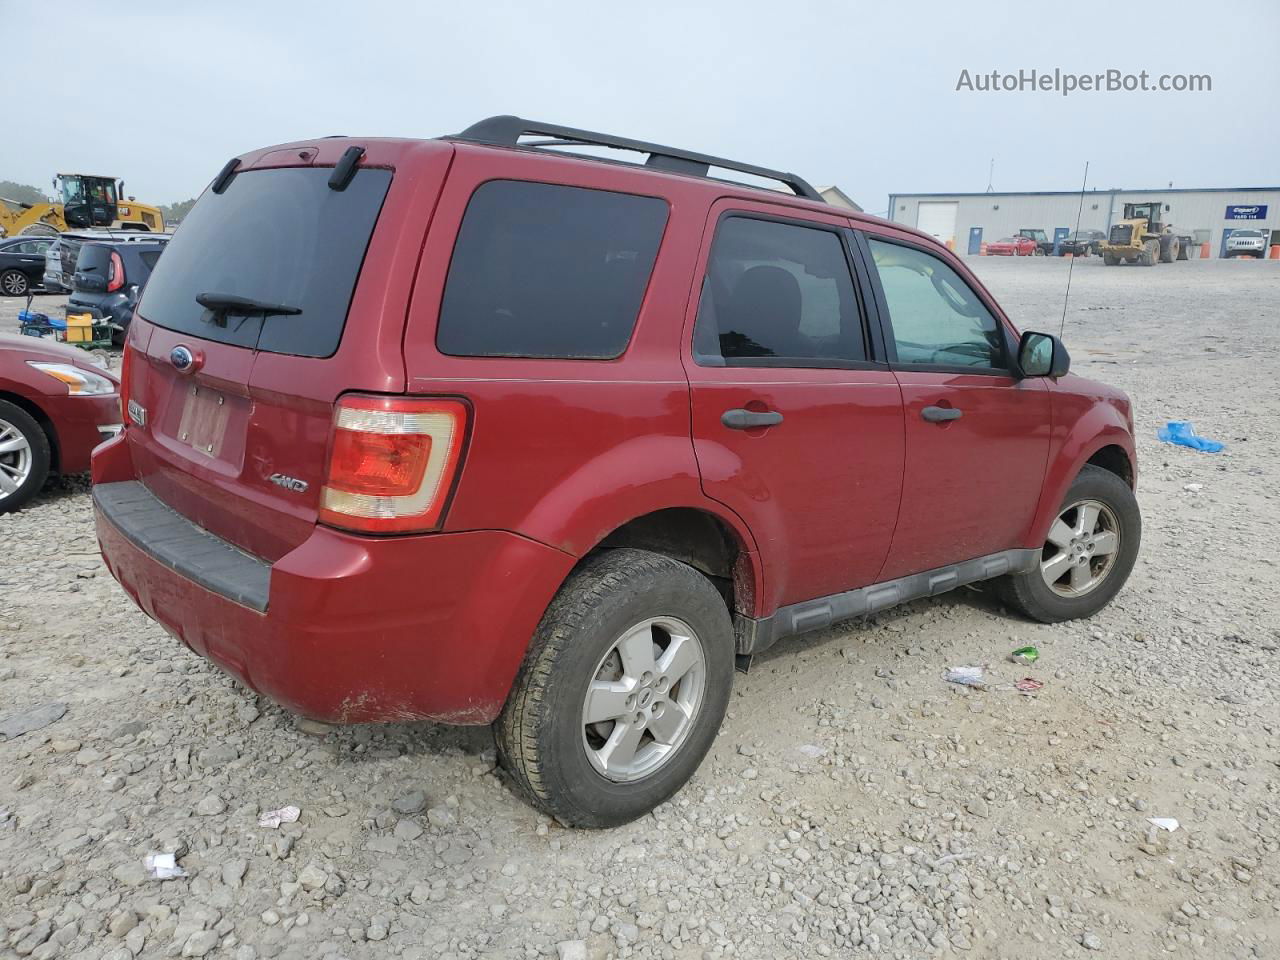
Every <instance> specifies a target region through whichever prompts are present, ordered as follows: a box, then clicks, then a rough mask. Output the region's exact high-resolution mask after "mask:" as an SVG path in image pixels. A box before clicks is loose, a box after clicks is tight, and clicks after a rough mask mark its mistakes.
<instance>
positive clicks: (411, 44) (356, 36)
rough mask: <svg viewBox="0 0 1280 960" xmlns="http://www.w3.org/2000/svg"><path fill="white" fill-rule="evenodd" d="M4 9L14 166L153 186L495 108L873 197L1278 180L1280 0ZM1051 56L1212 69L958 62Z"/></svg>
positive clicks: (142, 194) (167, 0) (0, 145)
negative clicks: (291, 146)
mask: <svg viewBox="0 0 1280 960" xmlns="http://www.w3.org/2000/svg"><path fill="white" fill-rule="evenodd" d="M931 7H936V9H932V10H931V9H930V8H931ZM0 34H2V35H3V36H4V37H5V39H6V44H5V46H6V50H7V53H8V60H7V65H8V68H9V70H8V71H7V72H9V73H10V74H11V75H21V76H25V77H27V78H28V79H27V80H24V81H23V82H21V83H20V84H18V85H17V86H18V88H20V89H22V90H23V91H24V97H23V107H24V111H23V112H22V113H21V114H18V113H16V112H14V111H13V110H10V111H7V114H6V115H7V116H9V117H10V118H15V117H18V118H19V119H17V120H14V119H10V120H9V121H7V122H6V123H5V124H4V126H3V129H2V130H0V179H12V180H19V181H23V182H27V183H33V184H36V185H37V186H42V187H43V186H47V185H48V183H49V179H50V177H51V175H52V174H53V173H54V172H55V171H57V170H77V171H81V172H89V173H104V174H112V175H115V176H118V177H123V178H124V179H125V181H126V183H127V190H128V192H129V193H131V194H134V195H136V196H137V197H138V199H139V200H145V201H149V202H154V203H168V202H173V201H177V200H182V199H185V198H187V197H190V196H193V195H195V194H196V193H198V192H199V191H200V190H202V189H203V188H204V186H205V185H206V184H207V182H208V181H209V180H210V179H211V178H212V176H213V175H214V174H215V173H216V172H217V170H218V168H219V167H221V166H222V164H223V163H224V162H225V161H226V160H227V159H228V158H229V157H231V156H233V155H235V154H237V153H241V152H243V151H245V150H247V149H250V148H253V147H259V146H264V145H267V144H272V143H280V142H286V141H290V140H295V139H305V138H308V137H314V136H323V135H325V134H333V133H342V134H352V135H367V136H375V135H376V136H406V137H429V136H435V135H438V134H442V133H451V132H456V131H458V130H460V129H462V128H463V127H465V126H467V125H468V124H469V123H471V122H472V121H474V120H477V119H480V118H482V117H485V116H488V115H491V114H495V113H517V114H520V115H523V116H528V117H534V118H537V119H541V120H549V121H553V122H559V123H565V124H570V125H573V126H581V127H587V128H591V129H597V130H604V131H608V132H611V133H619V134H625V135H629V136H634V137H637V138H640V139H647V140H654V141H658V142H665V143H671V144H676V145H679V146H684V147H688V148H690V149H696V150H701V151H704V152H708V153H715V154H721V155H724V156H729V157H733V158H735V159H741V160H745V161H749V162H754V163H758V164H762V165H766V166H774V167H780V168H783V169H789V170H792V171H793V172H795V173H798V174H800V175H801V176H804V177H806V178H807V179H808V180H810V182H812V183H815V184H821V185H825V184H829V183H836V184H838V185H839V186H840V187H842V188H843V189H844V190H845V192H846V193H848V194H850V195H851V196H852V197H853V198H854V199H855V200H857V201H858V202H859V203H861V204H862V205H863V206H864V207H866V208H867V209H868V210H869V211H872V212H883V211H884V209H885V207H886V204H887V194H888V193H890V192H912V191H943V190H983V189H984V188H985V187H986V185H987V170H988V163H989V161H990V159H991V158H992V157H993V156H994V157H995V161H996V166H995V188H996V189H997V190H1023V189H1038V190H1059V189H1078V187H1079V184H1080V176H1081V172H1082V168H1083V166H1084V162H1085V161H1086V160H1089V161H1091V163H1092V166H1091V168H1090V183H1091V185H1093V186H1097V187H1098V188H1100V189H1101V188H1106V187H1113V186H1118V187H1128V188H1140V187H1156V186H1165V185H1167V184H1168V182H1169V181H1173V183H1174V185H1175V186H1179V187H1198V186H1271V185H1274V184H1275V183H1276V182H1278V181H1280V164H1277V162H1276V157H1277V156H1280V124H1277V123H1276V122H1275V118H1276V117H1277V116H1280V95H1278V93H1277V91H1278V88H1280V79H1278V75H1277V73H1276V71H1275V70H1274V69H1273V68H1272V67H1271V66H1270V65H1269V64H1268V63H1267V62H1266V60H1265V51H1266V50H1267V49H1270V48H1271V47H1272V46H1274V41H1275V40H1276V39H1277V38H1280V4H1276V3H1272V2H1270V0H1267V2H1263V3H1260V4H1256V5H1253V6H1251V7H1238V6H1232V7H1231V8H1230V12H1229V13H1228V8H1227V5H1226V4H1223V3H1206V2H1204V0H1164V2H1162V3H1160V4H1157V5H1151V4H1142V3H1118V2H1113V3H1102V4H1098V3H1091V4H1076V5H1071V4H1046V3H1039V2H1033V3H1025V2H1019V3H992V2H976V0H974V2H967V3H951V2H946V3H938V4H926V3H902V4H897V5H894V4H889V3H885V2H883V0H880V2H875V3H854V2H846V3H833V2H806V0H791V2H787V3H776V2H774V3H761V2H756V0H720V2H714V3H711V2H699V0H688V2H685V3H666V2H662V0H653V2H646V3H629V4H616V3H604V2H599V0H596V2H589V3H584V2H579V0H558V2H555V3H537V2H524V3H509V2H483V0H471V2H463V3H448V4H445V3H434V2H429V3H410V2H407V0H406V2H398V3H397V2H392V0H348V2H331V0H307V2H302V0H274V2H273V0H255V2H245V0H218V2H207V3H206V2H199V3H195V2H192V3H181V2H175V0H116V2H112V3H101V2H91V0H59V2H58V3H57V4H54V5H52V6H51V5H49V4H46V3H36V2H31V0H0ZM20 38H21V40H20ZM78 40H79V41H83V46H84V50H85V52H86V53H93V54H96V59H95V61H94V62H93V63H92V64H91V63H90V61H89V60H88V58H84V59H83V60H81V58H77V57H75V56H74V51H75V48H76V46H77V42H78ZM113 59H115V60H117V62H118V63H119V65H118V66H112V65H110V62H111V61H112V60H113ZM78 63H82V64H83V67H82V68H81V67H80V66H78V65H77V64H78ZM1055 67H1057V68H1060V69H1062V70H1064V71H1069V72H1075V73H1093V72H1095V71H1104V70H1106V69H1108V68H1116V69H1119V70H1123V71H1126V72H1135V73H1136V72H1137V71H1139V70H1143V69H1145V70H1148V71H1150V72H1151V74H1152V75H1153V77H1155V76H1158V75H1159V74H1161V73H1170V74H1173V73H1183V74H1190V73H1195V74H1210V75H1211V76H1212V78H1213V90H1212V92H1210V93H1195V94H1193V93H1172V92H1171V93H1155V92H1147V93H1140V92H1135V93H1122V92H1121V93H1075V94H1073V95H1072V96H1069V97H1066V98H1064V97H1062V96H1061V95H1060V94H1057V93H1046V92H1020V93H967V92H956V89H955V88H956V83H957V80H958V78H959V76H960V71H961V70H962V69H968V70H969V71H970V72H971V73H972V74H978V73H989V72H990V71H992V70H999V71H1001V72H1002V73H1003V72H1008V73H1016V72H1017V71H1018V70H1019V69H1020V68H1025V69H1028V70H1029V69H1031V68H1037V69H1039V70H1041V71H1044V70H1048V71H1050V72H1051V71H1052V70H1053V69H1054V68H1055ZM9 86H10V88H11V89H12V88H13V85H12V84H9ZM11 106H16V105H14V104H11Z"/></svg>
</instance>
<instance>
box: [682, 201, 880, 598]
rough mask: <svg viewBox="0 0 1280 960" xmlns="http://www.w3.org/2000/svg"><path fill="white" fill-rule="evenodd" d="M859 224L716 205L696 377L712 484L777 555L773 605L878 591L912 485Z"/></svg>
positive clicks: (691, 348) (768, 570)
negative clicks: (856, 253) (854, 241)
mask: <svg viewBox="0 0 1280 960" xmlns="http://www.w3.org/2000/svg"><path fill="white" fill-rule="evenodd" d="M845 227H846V222H845V221H843V220H842V219H841V218H840V217H837V216H825V215H823V214H820V213H809V212H803V213H797V212H796V211H795V210H794V209H793V208H787V207H778V206H774V205H772V204H768V203H756V202H749V201H737V200H725V201H721V202H719V203H717V204H716V205H715V206H714V207H713V208H712V211H711V215H710V217H709V219H708V225H707V228H706V235H705V238H704V242H703V247H702V252H701V257H700V263H699V274H698V280H699V283H700V284H701V287H700V290H701V295H700V297H699V298H697V300H698V302H697V303H696V304H694V305H693V307H692V308H691V309H692V311H693V313H692V315H691V316H690V318H689V322H688V323H687V328H688V329H689V331H691V332H690V333H688V334H687V344H686V355H685V368H686V373H687V376H688V378H689V383H690V387H691V396H692V412H693V423H692V428H693V439H694V448H695V451H696V453H697V458H698V467H699V471H700V473H701V476H702V485H703V489H704V490H705V492H706V493H707V495H708V496H710V497H712V498H714V499H716V500H719V501H720V502H722V503H724V504H725V505H726V506H728V507H729V508H731V509H732V510H734V511H735V512H736V513H737V514H738V515H739V516H741V517H742V518H743V519H744V520H745V521H746V523H747V525H748V526H749V527H750V529H751V531H752V533H753V535H754V536H755V539H756V541H757V543H758V544H759V546H760V551H761V554H762V556H763V558H764V566H765V583H766V591H767V593H768V596H767V597H765V598H763V599H764V603H762V604H761V606H762V607H763V608H764V609H765V610H766V611H772V610H773V609H774V608H775V607H777V606H781V605H784V604H789V603H796V602H799V601H802V600H809V599H814V598H817V597H822V596H827V595H830V594H833V593H838V592H841V591H843V590H848V589H851V588H854V587H858V586H863V585H865V584H868V583H872V582H874V581H875V580H877V579H878V576H879V573H880V567H881V565H882V563H883V561H884V559H885V555H886V553H887V552H888V549H889V543H890V540H891V538H892V535H893V529H894V524H895V521H896V520H897V516H898V502H899V497H900V492H901V489H900V488H901V481H902V465H903V427H902V399H901V394H900V391H899V388H898V383H897V381H896V380H895V379H894V376H893V374H892V372H890V371H889V369H888V367H887V365H886V364H885V363H884V362H883V359H882V358H881V357H880V354H879V350H880V345H879V344H878V342H877V340H876V339H875V338H874V337H873V336H871V333H870V331H869V329H868V328H867V326H866V321H865V314H866V311H865V309H864V305H863V303H862V302H861V299H860V296H859V284H858V283H857V282H856V281H855V276H854V272H853V265H852V261H851V259H850V251H849V248H848V236H849V235H848V231H847V230H846V229H845Z"/></svg>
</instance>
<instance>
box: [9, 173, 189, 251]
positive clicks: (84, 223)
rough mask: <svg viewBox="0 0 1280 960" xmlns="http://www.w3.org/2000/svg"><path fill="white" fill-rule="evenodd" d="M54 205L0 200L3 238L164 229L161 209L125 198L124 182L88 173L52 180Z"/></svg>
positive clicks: (58, 176) (67, 175) (59, 176)
mask: <svg viewBox="0 0 1280 960" xmlns="http://www.w3.org/2000/svg"><path fill="white" fill-rule="evenodd" d="M53 192H54V194H55V195H56V196H57V197H58V199H57V200H56V201H54V202H53V203H26V202H24V201H21V200H9V199H7V198H5V197H0V236H4V237H17V236H53V235H54V234H57V233H62V232H63V231H64V230H83V229H89V228H92V227H110V228H113V229H116V230H147V231H152V232H159V231H162V230H164V216H163V215H162V214H161V213H160V210H159V209H158V208H156V207H153V206H151V205H149V204H146V203H138V202H137V201H136V200H134V199H133V197H125V195H124V181H123V180H117V179H116V178H115V177H95V176H92V175H90V174H87V173H60V174H58V175H57V176H55V177H54V178H53Z"/></svg>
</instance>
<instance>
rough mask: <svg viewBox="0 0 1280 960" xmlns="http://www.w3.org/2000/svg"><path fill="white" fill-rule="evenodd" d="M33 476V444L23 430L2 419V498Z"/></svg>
mask: <svg viewBox="0 0 1280 960" xmlns="http://www.w3.org/2000/svg"><path fill="white" fill-rule="evenodd" d="M29 476H31V444H30V443H29V442H28V441H27V438H26V437H25V436H24V435H23V433H22V431H21V430H19V429H18V428H17V427H15V426H14V425H13V424H11V423H9V422H8V421H7V420H0V500H3V499H5V498H6V497H8V496H9V495H11V494H14V493H17V492H18V489H19V488H20V487H21V486H22V485H23V484H24V483H26V482H27V478H28V477H29Z"/></svg>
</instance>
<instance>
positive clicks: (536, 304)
mask: <svg viewBox="0 0 1280 960" xmlns="http://www.w3.org/2000/svg"><path fill="white" fill-rule="evenodd" d="M666 222H667V204H666V202H665V201H663V200H659V199H657V198H655V197H637V196H632V195H630V194H623V193H612V192H609V191H605V190H587V189H583V188H581V187H564V186H559V185H556V184H548V183H525V182H520V181H513V180H492V181H490V182H488V183H485V184H483V185H481V186H480V187H479V188H478V189H477V190H476V192H475V193H474V194H473V195H472V197H471V201H470V203H468V205H467V212H466V215H465V217H464V218H463V221H462V227H461V228H460V230H459V231H458V240H457V243H456V244H455V246H454V251H453V260H452V263H451V264H450V267H449V278H448V281H447V282H446V285H445V291H444V300H443V303H442V304H441V307H440V325H439V330H438V332H437V334H436V346H437V347H438V348H439V350H440V351H441V352H442V353H446V354H450V355H452V356H463V357H542V358H553V357H555V358H562V359H587V360H608V359H613V358H614V357H617V356H619V355H620V354H621V353H622V351H623V350H625V349H626V346H627V342H628V341H629V340H630V339H631V330H632V328H633V327H634V326H635V322H636V316H637V314H638V313H639V311H640V302H641V300H642V299H643V298H644V292H645V288H646V286H647V285H648V283H649V274H650V272H651V271H652V270H653V262H654V259H655V258H656V256H657V253H658V244H659V243H660V242H661V240H662V231H663V229H664V227H665V226H666Z"/></svg>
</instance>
